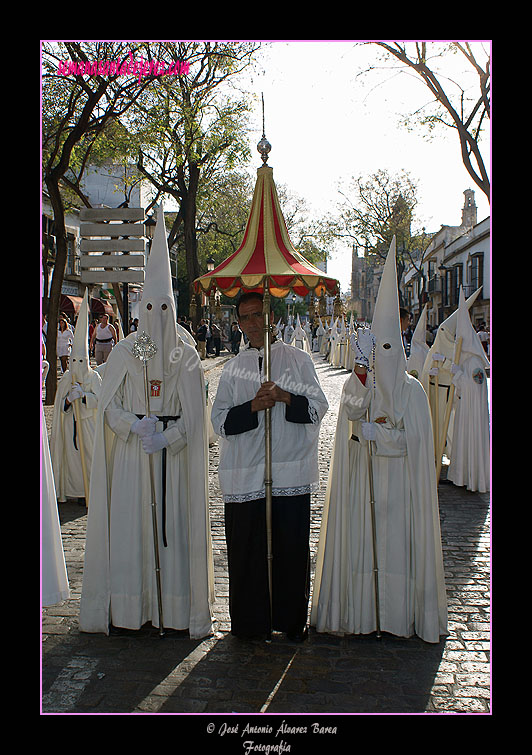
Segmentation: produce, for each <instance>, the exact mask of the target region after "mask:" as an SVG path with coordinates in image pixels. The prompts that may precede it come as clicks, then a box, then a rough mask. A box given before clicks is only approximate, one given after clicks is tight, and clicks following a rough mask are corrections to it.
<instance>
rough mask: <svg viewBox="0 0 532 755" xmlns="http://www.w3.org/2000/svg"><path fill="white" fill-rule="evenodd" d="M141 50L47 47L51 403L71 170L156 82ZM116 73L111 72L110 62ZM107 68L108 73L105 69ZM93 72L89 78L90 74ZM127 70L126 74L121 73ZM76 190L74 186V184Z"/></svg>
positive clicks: (45, 134) (104, 46)
mask: <svg viewBox="0 0 532 755" xmlns="http://www.w3.org/2000/svg"><path fill="white" fill-rule="evenodd" d="M139 49H140V47H138V46H135V45H130V44H126V43H121V42H120V43H114V42H98V43H82V42H61V43H44V44H43V50H42V62H43V75H42V124H43V127H42V136H43V142H42V156H43V180H44V183H45V185H46V188H47V190H48V194H49V197H50V203H51V205H52V210H53V215H54V229H55V237H56V255H55V261H54V262H55V264H54V272H53V275H52V281H51V285H50V296H49V304H48V339H47V344H46V346H47V358H48V360H49V361H50V364H51V365H52V369H51V370H50V372H49V374H48V378H47V381H46V399H45V401H46V403H47V404H51V403H53V402H54V399H55V393H56V389H57V371H56V369H55V365H56V360H57V351H56V338H53V337H52V338H50V336H51V335H52V334H56V333H57V321H58V314H59V305H60V299H61V287H62V284H63V278H64V273H65V265H66V260H67V232H66V226H65V204H64V198H63V192H64V186H66V185H69V182H68V179H67V178H66V176H67V173H68V171H69V169H71V168H72V167H73V165H74V163H76V162H77V163H78V175H81V173H82V171H83V168H84V166H85V165H86V164H87V161H88V159H89V155H90V153H91V150H92V148H93V146H94V144H95V143H96V140H97V139H98V137H99V136H100V135H101V134H102V132H103V131H104V130H105V128H106V127H108V126H109V124H110V123H112V122H113V121H114V120H116V119H119V118H120V117H121V116H123V114H124V113H125V112H126V111H127V109H128V108H129V107H131V104H132V103H133V102H134V100H135V99H136V98H137V97H139V96H140V95H141V93H142V92H143V90H144V88H145V87H147V86H148V85H149V83H150V81H151V80H152V79H153V76H152V77H149V76H148V77H146V79H145V80H144V81H141V82H139V81H138V77H137V74H136V73H134V72H130V69H129V60H132V59H133V54H136V53H137V52H138V50H139ZM110 61H113V63H114V64H115V69H114V70H115V73H114V74H113V75H111V74H110V73H109V62H110ZM104 63H107V70H106V73H105V74H104V68H103V64H104ZM87 71H88V74H87V73H86V72H87ZM120 71H122V74H120V73H119V72H120ZM70 188H71V189H72V182H70Z"/></svg>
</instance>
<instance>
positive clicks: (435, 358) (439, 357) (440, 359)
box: [432, 351, 445, 362]
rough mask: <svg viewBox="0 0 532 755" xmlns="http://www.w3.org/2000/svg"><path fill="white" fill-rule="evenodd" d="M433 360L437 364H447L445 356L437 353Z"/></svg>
mask: <svg viewBox="0 0 532 755" xmlns="http://www.w3.org/2000/svg"><path fill="white" fill-rule="evenodd" d="M432 359H433V360H434V361H437V362H445V354H439V353H438V352H437V351H435V352H434V354H433V355H432Z"/></svg>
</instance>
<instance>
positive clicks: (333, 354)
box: [327, 318, 340, 367]
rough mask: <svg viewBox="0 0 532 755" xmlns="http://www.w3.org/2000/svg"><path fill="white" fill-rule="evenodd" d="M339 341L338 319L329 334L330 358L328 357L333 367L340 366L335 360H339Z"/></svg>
mask: <svg viewBox="0 0 532 755" xmlns="http://www.w3.org/2000/svg"><path fill="white" fill-rule="evenodd" d="M339 341H340V333H339V325H338V318H336V319H335V321H334V323H333V324H332V325H331V330H330V333H329V350H328V356H327V359H328V361H329V364H331V365H332V366H333V367H337V366H338V364H336V363H335V360H336V358H337V350H336V346H337V344H338V343H339Z"/></svg>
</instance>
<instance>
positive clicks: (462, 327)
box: [456, 286, 489, 367]
mask: <svg viewBox="0 0 532 755" xmlns="http://www.w3.org/2000/svg"><path fill="white" fill-rule="evenodd" d="M456 312H457V316H456V341H457V342H458V339H459V338H461V339H462V350H461V354H460V363H462V362H464V360H465V359H467V358H468V357H470V356H476V357H478V358H479V359H481V360H482V362H483V364H484V366H485V367H489V360H488V358H487V356H486V352H485V351H484V348H483V346H482V343H481V342H480V338H479V337H478V334H477V332H476V330H475V328H474V327H473V324H472V322H471V317H470V316H469V307H468V305H467V301H466V298H465V295H464V290H463V288H462V287H461V286H460V299H459V305H458V309H457V310H456Z"/></svg>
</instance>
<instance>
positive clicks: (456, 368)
mask: <svg viewBox="0 0 532 755" xmlns="http://www.w3.org/2000/svg"><path fill="white" fill-rule="evenodd" d="M451 372H452V374H453V375H459V374H460V373H461V372H463V370H462V368H461V367H460V365H459V364H455V363H454V362H453V363H452V364H451Z"/></svg>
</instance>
